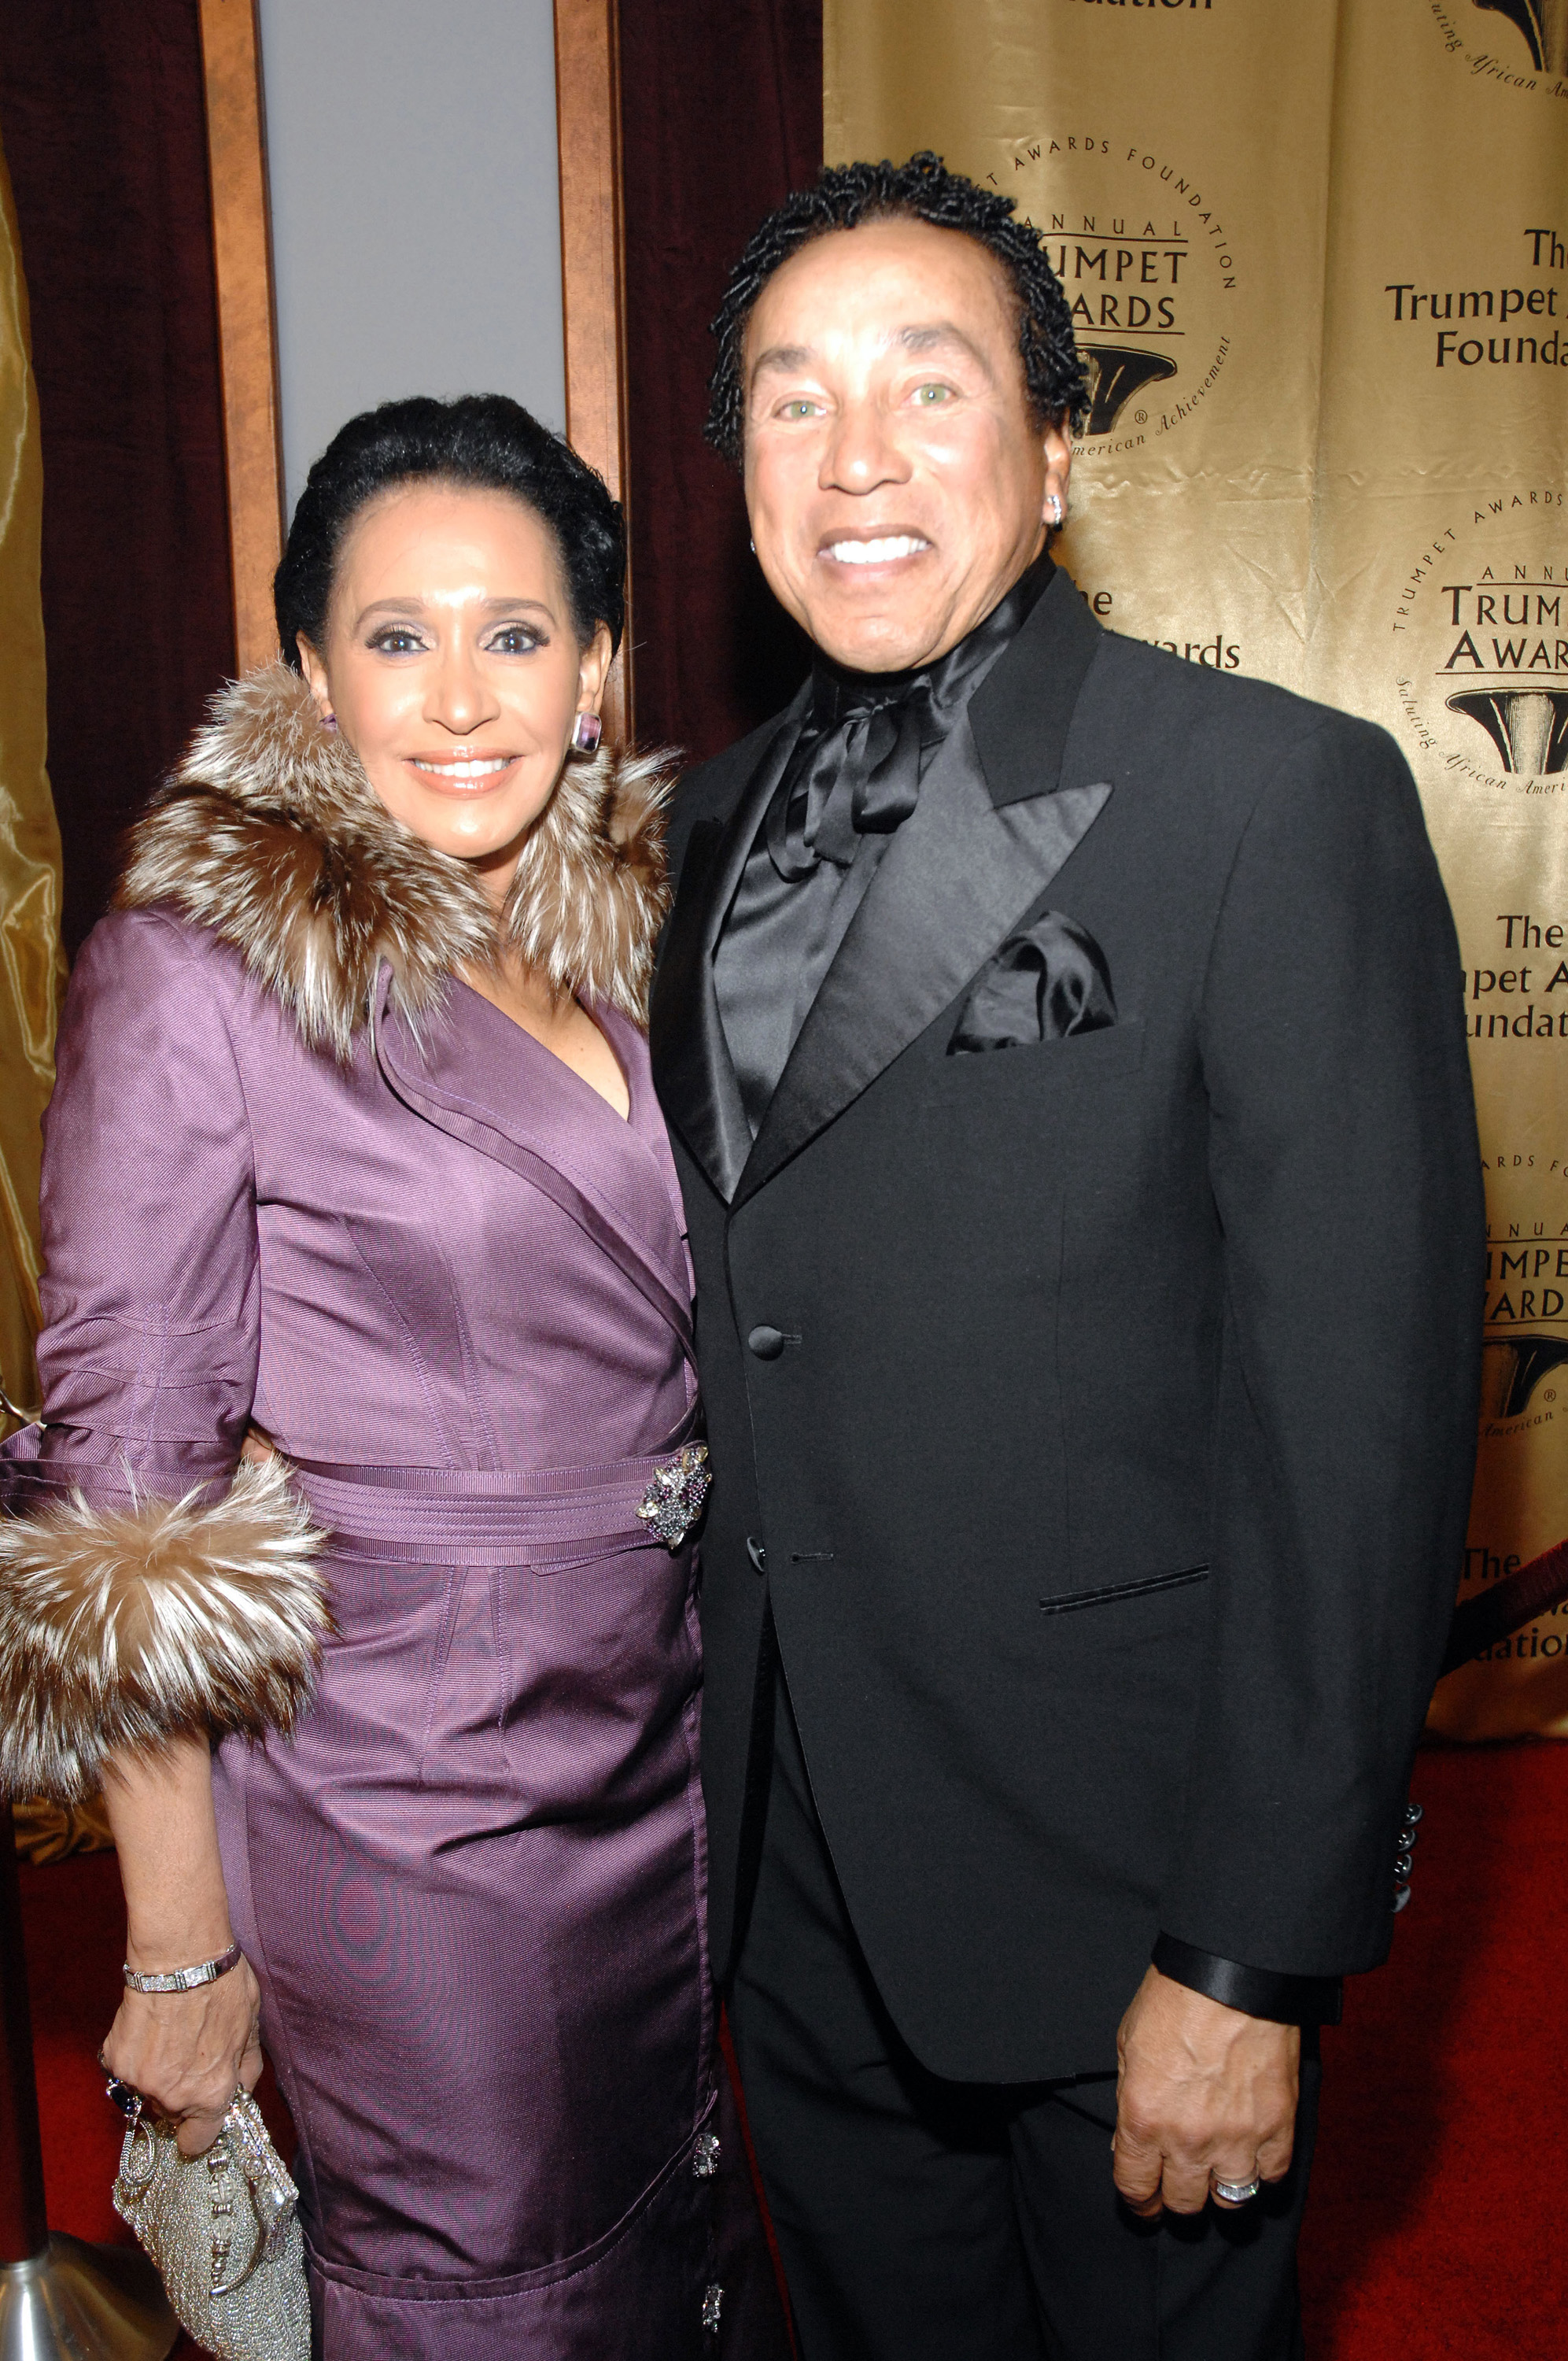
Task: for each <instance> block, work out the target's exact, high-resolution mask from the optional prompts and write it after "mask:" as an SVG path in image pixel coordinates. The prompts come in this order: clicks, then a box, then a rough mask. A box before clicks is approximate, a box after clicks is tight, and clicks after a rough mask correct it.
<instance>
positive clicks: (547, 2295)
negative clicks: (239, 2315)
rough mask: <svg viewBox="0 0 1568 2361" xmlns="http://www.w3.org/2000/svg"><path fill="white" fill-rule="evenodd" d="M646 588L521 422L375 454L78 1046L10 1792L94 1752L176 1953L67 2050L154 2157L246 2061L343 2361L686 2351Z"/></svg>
mask: <svg viewBox="0 0 1568 2361" xmlns="http://www.w3.org/2000/svg"><path fill="white" fill-rule="evenodd" d="M623 566H624V547H623V540H622V531H621V521H620V511H619V510H618V509H617V508H616V506H615V504H614V502H613V501H612V500H610V498H609V494H608V493H607V491H606V490H605V488H604V486H603V484H602V483H601V482H600V481H599V479H598V477H597V476H595V475H594V474H593V473H592V472H591V470H589V469H588V468H587V467H585V466H584V465H583V464H582V463H581V462H580V461H579V460H577V459H576V457H575V456H573V455H572V453H571V452H570V451H568V450H567V449H566V448H565V445H563V444H561V443H560V442H559V441H558V440H557V439H556V438H555V437H554V435H551V434H547V433H546V432H545V431H544V429H543V428H542V427H541V426H539V425H538V424H537V423H535V421H534V420H533V419H532V418H531V417H530V416H529V415H528V413H527V412H525V411H522V410H521V409H519V408H518V406H517V405H516V404H515V403H513V402H511V401H505V400H503V399H501V398H500V397H499V396H489V397H482V398H481V397H474V398H469V399H465V400H463V401H454V402H451V403H439V402H435V401H402V402H396V403H390V404H388V405H387V406H385V407H384V408H382V409H380V410H378V411H376V412H372V413H370V414H368V415H367V416H365V417H362V418H357V419H355V420H354V421H352V422H351V423H350V424H349V425H347V426H345V428H344V430H343V432H342V433H341V434H339V435H338V436H337V438H336V440H335V441H334V443H333V444H332V445H331V447H330V448H329V449H328V450H327V452H326V453H325V454H324V456H323V457H322V458H321V459H320V460H319V461H318V462H317V464H316V466H315V467H313V469H312V471H311V477H310V480H309V483H308V485H307V487H306V489H305V492H304V495H303V497H302V500H301V502H300V505H299V509H298V511H297V513H296V515H295V518H294V522H293V526H292V530H291V533H290V536H289V545H288V549H287V551H286V553H285V555H284V558H283V562H282V565H281V566H280V568H279V572H278V579H277V610H278V626H279V633H280V642H281V645H282V647H283V650H284V652H285V656H286V662H285V663H284V664H280V665H276V666H273V667H271V668H270V669H269V670H267V671H265V672H262V673H258V674H257V675H253V676H252V677H251V678H250V679H249V680H247V681H246V682H244V683H241V684H240V685H239V686H236V687H234V688H232V689H231V690H229V691H228V692H227V693H226V694H225V696H224V697H220V698H219V699H218V700H217V703H216V705H215V707H214V719H213V720H212V721H211V723H210V724H209V725H208V726H207V727H206V728H205V729H203V730H202V731H200V732H199V733H198V735H197V738H196V740H195V741H194V743H193V745H192V750H191V752H190V754H189V755H188V756H187V758H186V760H185V762H184V763H183V765H182V767H181V770H180V771H179V772H178V773H177V774H176V775H175V776H174V778H173V779H172V781H171V782H170V785H168V786H167V787H166V788H165V789H164V790H163V791H162V792H161V794H160V795H159V797H158V798H157V800H156V801H155V803H154V805H153V807H152V808H151V810H150V811H149V813H148V816H147V817H146V818H144V819H143V820H142V822H141V823H140V825H139V827H138V829H137V833H136V836H135V839H134V840H133V848H132V852H131V858H130V862H129V866H128V868H127V870H126V874H125V877H124V879H123V881H122V884H121V886H120V890H119V894H118V897H117V906H116V907H115V911H114V913H113V914H112V915H111V916H110V917H107V918H105V919H104V922H103V923H102V925H101V926H100V927H99V928H97V929H96V930H95V932H94V933H93V937H92V939H90V941H89V943H88V944H87V946H86V948H85V950H83V952H82V957H81V959H80V961H79V962H78V964H77V968H76V972H75V975H74V977H73V980H72V983H71V995H70V1000H69V1004H68V1008H67V1013H66V1017H65V1022H64V1026H63V1029H62V1033H61V1037H60V1080H59V1085H58V1089H57V1092H56V1095H55V1099H54V1103H53V1105H52V1107H51V1108H50V1111H49V1119H48V1137H47V1152H46V1160H45V1179H44V1227H45V1247H46V1254H47V1260H48V1278H47V1280H46V1282H45V1289H44V1301H45V1312H46V1324H45V1328H44V1333H43V1334H42V1336H41V1338H40V1340H39V1346H38V1362H39V1367H40V1369H41V1372H42V1375H43V1378H44V1385H45V1412H46V1418H47V1425H46V1426H45V1427H44V1428H43V1429H42V1430H41V1433H39V1432H38V1431H37V1430H35V1431H34V1432H35V1437H36V1441H35V1445H34V1447H35V1448H36V1449H37V1453H38V1460H37V1466H36V1470H34V1471H33V1473H32V1477H31V1492H32V1496H33V1497H32V1499H31V1500H30V1502H29V1504H28V1510H27V1514H26V1515H25V1516H23V1517H20V1518H18V1519H16V1520H15V1521H11V1522H9V1523H8V1524H7V1525H6V1526H5V1529H4V1539H3V1541H0V1587H3V1589H4V1593H5V1599H4V1636H3V1644H0V1723H3V1725H4V1729H5V1737H4V1740H3V1741H0V1744H3V1747H4V1753H3V1756H0V1767H3V1769H4V1773H5V1784H7V1785H9V1786H10V1787H11V1788H12V1789H13V1790H16V1791H20V1792H27V1791H28V1790H35V1791H36V1790H38V1789H39V1788H48V1789H52V1791H53V1792H54V1793H56V1794H58V1795H77V1794H80V1793H82V1792H83V1791H84V1790H85V1789H87V1788H88V1787H90V1786H91V1784H93V1782H94V1781H95V1780H97V1779H98V1778H99V1777H102V1779H103V1782H104V1794H105V1796H106V1799H107V1803H108V1808H109V1814H110V1817H111V1819H112V1822H113V1824H114V1828H115V1839H116V1842H117V1845H118V1848H119V1855H120V1861H121V1867H122V1872H123V1876H124V1882H125V1888H126V1905H127V1919H128V1935H127V1946H126V1962H127V1968H128V1970H129V1971H131V1972H132V1973H133V1974H136V1975H147V1974H153V1975H158V1974H167V1973H168V1972H169V1971H173V1970H175V1969H179V1968H184V1967H190V1966H192V1965H196V1966H204V1965H207V1964H208V1963H213V1973H212V1980H211V1981H209V1982H205V1983H203V1984H202V1985H200V1986H199V1987H198V1988H197V1989H194V1990H190V1991H181V1992H176V1993H144V1992H140V1991H137V1990H131V1989H127V1991H126V1995H125V1998H124V2001H123V2003H122V2004H121V2007H120V2011H119V2014H118V2015H117V2016H116V2018H115V2024H114V2027H113V2030H112V2032H111V2033H110V2035H109V2037H108V2040H107V2042H106V2044H105V2060H106V2063H107V2064H108V2066H109V2067H110V2068H111V2069H112V2070H113V2071H114V2073H115V2074H116V2075H118V2076H120V2077H121V2078H122V2079H123V2080H124V2081H126V2082H128V2083H130V2084H132V2085H133V2086H134V2087H135V2088H137V2090H139V2091H141V2092H144V2093H146V2094H147V2096H148V2098H149V2099H150V2100H152V2101H153V2102H155V2103H157V2104H158V2105H159V2106H160V2107H162V2108H163V2109H164V2110H166V2111H167V2112H169V2113H170V2114H175V2115H177V2116H178V2117H179V2118H180V2121H181V2144H182V2146H184V2147H186V2149H187V2150H188V2152H191V2153H196V2152H199V2151H200V2150H201V2149H203V2147H206V2146H207V2145H208V2144H209V2143H210V2142H211V2140H212V2138H213V2137H214V2135H215V2132H216V2129H217V2126H218V2124H219V2122H220V2120H221V2118H222V2115H223V2114H224V2111H225V2106H226V2104H227V2103H228V2101H229V2099H230V2097H231V2095H232V2093H233V2092H234V2090H235V2087H236V2083H238V2082H243V2083H245V2084H247V2086H248V2085H250V2084H253V2083H254V2081H255V2080H256V2077H257V2074H258V2071H259V2064H260V2057H259V2050H258V2032H259V2039H260V2041H261V2042H263V2043H264V2044H265V2045H266V2048H267V2049H268V2051H269V2054H270V2056H271V2058H272V2059H273V2060H274V2063H275V2065H276V2068H277V2071H278V2077H279V2081H280V2083H281V2085H282V2088H283V2091H284V2094H285V2096H286V2097H287V2099H288V2102H289V2105H290V2108H291V2113H292V2115H293V2119H294V2123H295V2125H296V2127H297V2129H298V2132H299V2136H300V2149H299V2156H298V2159H297V2165H296V2177H297V2178H298V2180H299V2181H300V2184H301V2190H302V2216H303V2220H304V2223H305V2227H306V2232H307V2246H308V2255H309V2263H310V2273H311V2283H312V2301H313V2309H314V2312H315V2315H316V2321H317V2334H318V2338H319V2344H320V2349H321V2350H322V2351H323V2352H324V2354H325V2355H326V2356H329V2361H341V2356H371V2355H375V2356H384V2355H387V2354H390V2353H397V2354H400V2355H410V2356H422V2355H427V2354H428V2355H431V2356H435V2355H440V2356H442V2361H469V2356H472V2361H484V2357H485V2356H491V2355H494V2356H501V2355H505V2356H508V2361H511V2356H517V2355H521V2354H526V2355H528V2356H557V2355H559V2356H566V2355H571V2356H578V2355H587V2354H594V2355H602V2354H605V2353H609V2352H613V2353H614V2354H616V2355H617V2356H644V2355H645V2356H649V2361H671V2356H681V2355H684V2354H687V2353H696V2352H699V2351H700V2350H701V2347H702V2329H701V2321H702V2313H703V2309H704V2300H705V2289H706V2282H707V2278H708V2276H709V2274H708V2267H707V2251H708V2248H707V2238H708V2233H707V2219H706V2199H707V2188H706V2185H705V2179H706V2175H707V2173H708V2172H710V2171H711V2169H712V2160H713V2148H714V2141H713V2136H712V2134H711V2132H710V2131H709V2130H708V2128H707V2126H708V2123H709V2117H710V2113H711V2110H712V2106H713V2073H712V2065H711V2056H710V2035H711V2027H710V2024H709V2018H708V2003H707V1983H706V1961H705V1959H704V1953H703V1932H702V1905H703V1886H704V1850H703V1848H704V1835H703V1817H702V1801H701V1794H700V1790H699V1787H698V1784H697V1761H696V1750H697V1701H698V1674H699V1665H698V1648H697V1638H696V1623H695V1614H694V1599H693V1554H692V1550H691V1546H690V1543H689V1542H688V1540H687V1538H686V1536H687V1532H688V1530H689V1526H690V1524H691V1522H692V1521H693V1520H694V1518H695V1514H696V1509H697V1508H698V1507H699V1505H700V1499H701V1494H702V1491H703V1489H704V1488H705V1487H706V1480H707V1479H706V1473H705V1470H704V1467H703V1465H702V1462H703V1458H704V1456H705V1455H704V1453H703V1452H702V1450H701V1447H700V1445H697V1444H695V1443H694V1440H693V1438H694V1434H695V1429H696V1385H695V1381H694V1378H693V1374H692V1337H691V1323H690V1295H689V1266H688V1263H687V1259H686V1253H685V1239H684V1234H683V1221H682V1214H681V1207H680V1202H679V1197H678V1193H677V1190H676V1185H675V1179H674V1168H673V1165H672V1163H671V1159H670V1155H669V1149H668V1146H667V1143H666V1141H665V1138H664V1135H663V1129H662V1126H661V1124H660V1119H659V1116H658V1113H657V1110H656V1108H655V1104H654V1101H653V1095H652V1089H651V1087H650V1083H649V1077H648V1062H647V1056H646V1051H645V1049H644V1045H643V1040H642V1036H641V1030H640V1019H641V1010H642V1002H643V994H644V990H645V985H646V980H647V973H648V967H649V961H650V957H651V952H652V942H653V937H654V934H655V930H656V928H657V926H658V924H659V921H660V918H661V916H662V912H663V899H664V895H663V869H662V861H661V821H660V805H661V799H662V795H663V787H662V784H661V782H660V780H659V779H658V777H657V776H656V774H655V773H654V771H653V769H652V766H651V765H650V764H648V763H636V762H628V761H625V760H617V759H616V758H615V757H613V756H610V755H608V754H606V753H600V754H599V755H598V757H597V759H595V760H592V761H587V760H585V759H584V756H585V755H586V754H587V753H590V752H591V751H592V749H593V747H594V746H595V744H596V743H597V741H598V719H597V714H598V705H599V699H600V696H601V693H602V690H603V686H604V682H605V677H606V674H607V672H608V669H609V663H610V659H611V656H612V654H613V652H614V648H615V644H616V642H617V640H618V638H619V635H620V628H621V620H622V612H623V591H622V580H623ZM247 1430H248V1433H249V1440H248V1443H247ZM242 1453H243V1455H244V1458H245V1460H246V1463H247V1464H243V1465H242V1464H241V1462H242ZM252 1462H254V1464H250V1463H252ZM323 1598H324V1610H325V1611H323ZM328 1615H330V1621H328V1620H327V1617H328ZM318 1658H319V1668H318V1666H317V1660H318ZM236 1941H237V1945H238V1949H239V1953H240V1955H241V1956H240V1957H239V1958H238V1960H237V1962H236V1964H234V1965H232V1966H225V1955H226V1954H228V1953H229V1952H230V1950H231V1947H232V1945H233V1944H234V1943H235V1942H236ZM258 2020H259V2023H258Z"/></svg>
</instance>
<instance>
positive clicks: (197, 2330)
mask: <svg viewBox="0 0 1568 2361" xmlns="http://www.w3.org/2000/svg"><path fill="white" fill-rule="evenodd" d="M299 2201H300V2192H299V2191H298V2190H297V2189H296V2188H295V2186H294V2184H293V2182H292V2180H291V2179H290V2177H289V2174H288V2172H287V2170H286V2169H285V2168H284V2164H283V2159H282V2158H281V2157H280V2155H279V2153H278V2151H277V2149H276V2148H275V2147H273V2145H272V2142H271V2140H270V2139H269V2137H268V2135H267V2126H266V2125H265V2124H264V2123H263V2122H262V2120H261V2111H260V2109H259V2108H258V2106H257V2103H256V2102H255V2100H254V2099H253V2098H251V2096H250V2095H249V2093H248V2092H245V2091H240V2092H236V2096H235V2100H234V2103H233V2104H232V2105H231V2107H230V2108H229V2111H228V2113H227V2114H226V2115H225V2117H224V2124H223V2129H222V2131H220V2132H219V2134H218V2136H217V2138H216V2139H215V2140H214V2143H213V2146H212V2147H210V2148H209V2149H208V2150H207V2153H206V2155H205V2156H181V2153H180V2148H179V2144H178V2142H177V2140H176V2138H175V2134H174V2127H173V2125H166V2124H162V2123H158V2122H155V2121H154V2120H153V2119H152V2118H151V2117H149V2116H148V2115H147V2114H143V2112H142V2110H141V2106H140V2103H139V2102H138V2103H136V2104H135V2106H134V2107H133V2110H132V2112H131V2115H130V2120H129V2122H128V2123H127V2125H126V2143H125V2146H124V2147H123V2148H122V2149H121V2151H120V2169H119V2173H118V2176H117V2178H116V2180H115V2213H118V2214H119V2216H120V2218H121V2219H122V2221H126V2222H128V2223H129V2224H130V2225H131V2228H132V2229H133V2230H134V2231H135V2232H136V2234H137V2237H138V2238H139V2239H140V2241H141V2243H142V2245H143V2246H145V2247H146V2249H147V2251H148V2255H149V2256H150V2257H152V2260H153V2262H154V2263H155V2264H156V2266H157V2268H158V2272H159V2278H160V2279H162V2281H163V2284H164V2287H165V2289H166V2290H167V2291H168V2295H169V2301H170V2303H171V2304H172V2305H173V2307H174V2309H175V2312H177V2313H178V2314H179V2317H180V2323H181V2327H183V2328H184V2329H185V2330H186V2332H187V2333H188V2334H190V2335H191V2336H192V2337H194V2339H195V2341H196V2343H197V2344H198V2345H204V2346H205V2347H206V2349H207V2351H208V2352H209V2353H213V2354H216V2355H217V2356H218V2361H310V2351H311V2307H310V2300H309V2297H308V2295H307V2293H306V2290H305V2257H304V2241H303V2238H302V2235H301V2233H300V2224H299V2221H298V2219H297V2218H296V2211H295V2209H296V2207H297V2206H298V2204H299Z"/></svg>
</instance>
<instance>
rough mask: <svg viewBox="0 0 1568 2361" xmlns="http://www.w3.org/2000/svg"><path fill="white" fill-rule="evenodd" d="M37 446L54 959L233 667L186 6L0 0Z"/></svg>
mask: <svg viewBox="0 0 1568 2361" xmlns="http://www.w3.org/2000/svg"><path fill="white" fill-rule="evenodd" d="M0 138H3V139H4V142H5V155H6V159H7V161H8V163H9V165H10V168H11V179H12V182H13V184H14V186H15V189H16V214H17V218H18V221H19V223H20V226H21V234H22V267H23V269H24V271H25V272H26V274H27V293H28V298H29V302H30V304H31V309H32V328H33V365H34V368H35V370H36V372H37V375H38V411H39V418H40V423H41V428H42V435H43V461H44V515H43V609H44V632H45V640H46V645H47V650H48V658H49V778H50V782H51V784H52V785H53V788H54V798H55V807H56V809H57V810H58V812H59V814H60V836H61V839H62V841H63V846H64V855H65V932H66V940H67V945H68V947H69V948H70V949H71V950H74V949H75V948H76V946H77V944H78V943H79V942H80V941H81V939H82V936H83V935H85V934H86V932H87V931H88V929H89V928H90V927H91V926H92V925H93V921H94V919H95V918H96V917H98V915H99V913H100V912H101V910H102V909H103V907H104V903H105V901H106V900H107V898H108V895H109V892H110V890H111V888H112V886H113V884H114V879H115V871H116V868H117V865H118V857H119V855H118V845H119V840H120V837H121V835H122V833H123V830H124V828H125V824H126V819H127V818H129V817H130V816H131V814H132V813H133V812H134V811H135V809H136V808H137V806H138V805H139V804H140V803H141V801H142V800H143V798H144V797H145V796H146V795H147V793H148V790H149V789H150V788H151V787H152V786H153V785H155V784H156V782H157V780H158V779H159V776H160V775H161V774H162V773H163V772H164V771H165V770H166V769H167V768H168V766H169V764H170V763H171V762H172V761H173V759H174V757H175V756H176V755H177V754H178V753H179V752H180V750H181V745H182V744H183V742H184V741H185V739H186V738H187V737H188V735H189V734H190V731H191V730H192V727H193V725H194V724H195V723H196V722H197V721H198V720H199V719H201V714H202V708H203V702H204V701H205V699H206V698H207V697H209V696H210V695H211V694H212V692H213V690H214V688H215V687H217V686H218V685H219V683H220V682H221V681H222V680H223V679H224V678H225V675H228V674H230V673H232V671H233V669H234V626H233V620H232V613H231V607H230V595H229V576H228V515H227V504H226V498H225V481H224V450H223V412H222V405H221V397H220V390H219V375H218V335H217V308H216V299H215V296H214V284H213V254H212V233H211V228H210V224H209V214H208V199H207V151H206V128H205V120H204V115H203V93H202V52H201V38H200V33H199V28H198V21H197V10H196V0H4V5H0Z"/></svg>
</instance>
